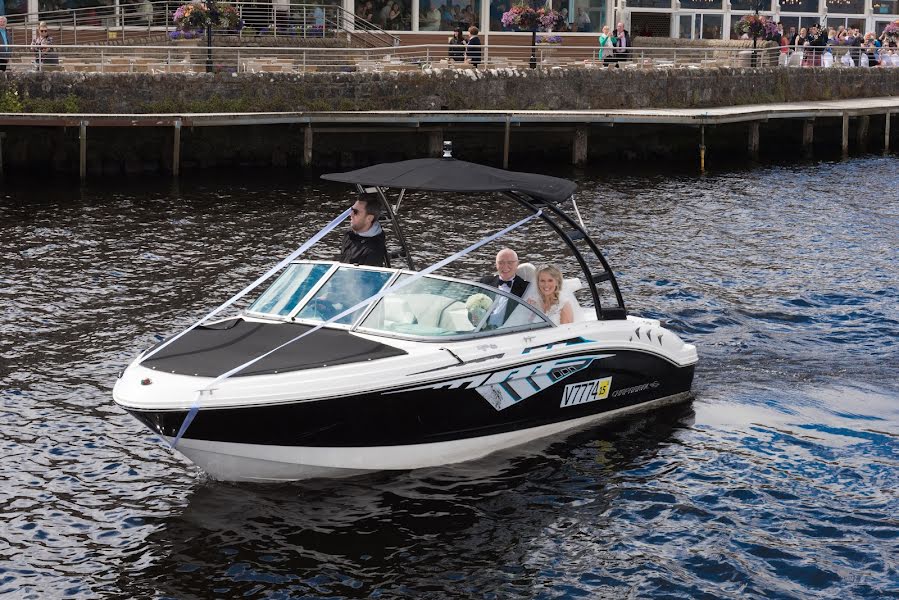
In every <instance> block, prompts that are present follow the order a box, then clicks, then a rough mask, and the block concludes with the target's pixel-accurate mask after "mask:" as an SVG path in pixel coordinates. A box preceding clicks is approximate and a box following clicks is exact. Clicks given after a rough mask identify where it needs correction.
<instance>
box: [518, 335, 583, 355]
mask: <svg viewBox="0 0 899 600" xmlns="http://www.w3.org/2000/svg"><path fill="white" fill-rule="evenodd" d="M525 339H527V338H525ZM592 343H593V340H588V339H585V338H583V337H580V336H579V337H576V338H571V339H568V340H562V341H561V342H550V343H549V344H543V345H541V346H531V347H529V348H525V349H524V350H522V351H521V353H522V354H528V353H530V352H536V351H537V350H552V349H554V348H564V347H566V346H577V345H579V344H592Z"/></svg>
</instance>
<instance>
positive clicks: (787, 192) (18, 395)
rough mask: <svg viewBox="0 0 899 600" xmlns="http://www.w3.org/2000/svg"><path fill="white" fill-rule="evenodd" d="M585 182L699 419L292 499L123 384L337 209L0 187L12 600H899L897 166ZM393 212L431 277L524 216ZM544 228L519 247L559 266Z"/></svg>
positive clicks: (322, 204)
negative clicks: (139, 411)
mask: <svg viewBox="0 0 899 600" xmlns="http://www.w3.org/2000/svg"><path fill="white" fill-rule="evenodd" d="M598 171H599V172H598V173H596V174H585V173H581V172H564V171H558V172H557V174H560V175H564V176H571V177H574V178H576V179H578V180H579V184H580V190H581V191H580V194H579V198H580V203H581V206H582V209H583V210H584V213H585V217H586V219H587V220H588V222H589V225H590V228H591V230H592V231H593V232H595V233H596V238H597V240H598V241H599V242H600V244H601V246H603V247H604V248H605V249H607V251H608V257H609V259H610V261H611V263H612V265H613V267H614V268H615V270H616V272H617V273H619V275H620V283H621V285H622V289H623V291H624V293H625V297H626V300H627V301H628V303H629V307H630V309H631V311H632V312H634V313H637V314H643V315H647V316H653V317H658V318H662V319H665V320H666V321H667V322H668V323H669V324H670V326H671V327H672V328H674V329H675V330H677V331H678V332H680V333H681V335H682V336H683V337H684V338H686V339H688V340H690V341H692V342H694V343H695V344H697V346H698V348H699V352H700V357H701V358H700V360H701V362H700V365H699V367H698V369H697V374H696V382H695V392H696V399H695V400H694V401H693V402H692V404H690V405H687V406H683V407H679V408H674V409H668V410H665V411H660V412H656V413H653V414H651V415H648V416H644V417H641V418H638V419H630V420H627V421H622V422H618V423H616V424H614V425H612V426H607V427H603V428H594V429H590V430H587V431H583V432H579V433H576V434H574V435H572V436H569V437H567V438H565V437H562V438H555V439H552V440H549V441H547V442H545V443H540V444H535V445H532V446H528V447H525V448H521V449H516V450H514V451H507V452H504V453H501V454H498V455H494V456H491V457H489V458H488V459H485V460H482V461H478V462H475V463H471V464H465V465H456V466H452V467H445V468H437V469H427V470H422V471H413V472H398V473H380V474H374V475H370V476H364V477H360V478H355V479H351V480H346V481H339V482H306V483H302V484H292V485H280V486H273V485H268V486H265V485H232V484H223V483H218V482H215V481H211V480H209V479H208V478H207V477H205V476H204V475H203V474H202V473H199V472H198V471H197V470H196V469H195V468H194V467H193V466H191V465H190V463H188V462H187V461H185V460H184V459H182V458H181V457H180V455H177V454H174V453H172V452H171V451H170V450H169V449H168V448H167V447H166V446H165V445H164V444H162V443H161V442H160V440H159V439H158V438H156V437H154V436H153V435H151V434H150V433H149V432H148V431H147V430H145V429H143V428H142V427H141V426H140V425H139V424H138V423H137V422H136V421H135V420H133V419H132V418H130V417H128V416H127V415H126V414H125V413H124V412H123V411H122V410H120V409H118V408H117V407H116V406H115V405H114V404H113V403H112V400H111V389H112V385H113V382H114V381H115V378H116V374H117V373H118V372H119V371H120V370H121V369H122V368H123V367H124V366H125V365H126V364H127V363H128V362H129V361H130V360H131V359H132V358H133V356H134V354H135V352H136V351H137V350H139V349H142V348H145V347H147V346H148V345H149V344H150V343H152V341H153V340H154V339H156V337H157V336H158V335H167V334H170V333H172V332H174V331H176V330H177V329H178V328H179V327H184V326H186V325H188V324H189V323H190V322H191V321H192V319H195V318H197V317H199V316H200V315H202V314H203V312H204V309H207V310H208V309H209V308H210V307H211V306H213V305H214V304H215V303H216V302H217V301H221V300H223V299H225V298H227V297H228V296H230V295H231V294H232V293H234V292H235V291H237V290H238V289H240V288H241V287H242V286H243V285H244V284H246V283H247V282H249V281H250V280H252V279H253V277H254V276H255V275H256V274H258V273H259V272H261V271H262V270H263V269H264V268H266V267H268V266H270V265H271V264H273V263H274V262H275V258H276V257H280V256H283V255H285V254H287V253H288V252H289V251H290V250H291V249H293V248H294V247H296V246H298V245H299V244H300V243H301V242H302V241H303V240H304V239H306V238H307V237H308V236H309V235H311V234H312V233H313V232H314V231H316V230H317V229H318V227H320V226H321V225H323V224H324V223H326V222H327V221H328V220H329V219H330V218H331V217H332V216H333V215H334V214H336V213H337V212H338V208H341V207H343V206H344V202H345V197H343V195H342V194H343V190H342V189H341V188H339V187H331V186H329V185H325V184H322V183H319V182H304V181H302V180H300V179H292V178H289V177H285V176H283V175H282V176H265V177H259V178H258V179H253V180H249V179H247V176H246V175H245V174H241V175H240V176H237V175H236V174H234V173H226V174H221V175H210V176H204V177H203V178H202V179H194V180H190V179H188V180H184V181H182V182H181V183H180V184H173V183H171V182H168V181H165V180H161V181H160V180H153V181H150V180H146V181H117V182H112V181H111V182H104V183H96V182H94V183H91V184H90V185H89V186H88V187H85V188H82V189H80V190H79V189H78V188H77V187H74V186H73V185H72V184H71V182H69V183H66V184H62V183H58V182H52V181H51V182H40V181H37V182H36V181H27V182H26V181H19V182H5V183H4V184H3V186H4V187H3V188H0V190H2V192H0V198H2V202H0V258H2V263H0V282H2V286H0V307H2V314H3V315H4V318H3V319H2V321H0V344H2V346H0V356H2V360H0V382H2V383H0V394H2V406H3V414H2V418H0V433H2V444H3V451H2V453H0V480H2V483H0V507H2V508H0V511H2V519H0V594H3V593H7V592H11V596H12V597H34V598H47V597H66V598H76V597H83V598H97V597H106V598H116V597H121V598H130V597H136V598H162V597H171V598H212V597H220V598H232V597H241V596H242V597H249V598H292V597H304V598H306V597H353V598H355V597H373V598H449V597H460V598H468V597H477V598H556V597H564V598H576V597H590V598H602V597H607V598H624V597H634V598H644V597H657V598H772V597H778V598H808V597H824V598H885V597H899V571H897V556H899V519H897V513H899V498H897V484H899V402H897V400H899V383H897V372H899V370H897V365H899V360H897V359H899V351H897V340H899V309H897V301H899V251H897V247H899V199H897V193H896V190H899V161H897V159H895V158H870V157H869V158H860V159H855V160H852V161H848V162H842V163H820V164H812V165H803V166H798V167H774V166H771V167H759V168H757V169H755V170H749V171H741V172H726V173H721V174H716V175H712V176H707V177H704V178H701V179H700V178H696V177H693V176H686V175H671V174H668V175H664V176H663V175H647V174H602V173H601V170H600V169H598ZM236 180H239V181H241V183H234V182H235V181H236ZM405 202H407V203H408V204H407V205H408V206H410V207H411V206H413V205H414V206H415V207H416V209H415V211H414V212H409V213H407V218H408V221H407V223H409V228H410V236H411V237H412V238H413V243H414V246H415V248H417V249H420V255H423V256H425V257H430V258H433V257H436V256H437V255H438V254H439V255H443V254H446V253H448V250H449V248H447V247H446V246H445V245H444V244H445V242H446V241H447V240H452V242H453V244H454V246H453V247H454V248H458V247H462V245H463V244H465V243H466V242H471V241H474V240H475V239H477V238H478V237H479V236H480V235H482V234H483V233H484V232H485V231H486V230H487V229H491V230H492V229H494V228H498V227H499V223H500V221H502V222H506V221H509V222H511V219H512V217H513V216H514V215H512V214H508V215H506V214H503V213H501V212H499V211H498V209H497V207H496V206H495V205H492V204H488V203H485V202H474V203H473V204H472V205H471V206H469V207H466V208H464V209H462V210H461V212H459V211H457V212H456V213H454V214H455V215H456V218H455V219H451V218H449V216H448V214H449V213H450V212H452V211H451V210H450V209H449V208H448V205H447V203H446V202H438V201H437V200H436V199H434V198H432V197H412V198H410V199H409V200H407V201H405ZM460 215H461V216H463V217H464V218H463V219H459V216H460ZM504 219H505V220H504ZM460 220H461V223H460V222H459V221H460ZM537 233H539V232H538V231H537V230H536V229H534V230H529V231H526V232H518V233H516V234H515V235H514V236H513V238H512V239H511V240H510V243H512V244H514V245H516V247H518V248H519V249H521V248H526V249H527V252H526V254H527V257H528V258H529V259H531V260H535V261H540V260H546V259H553V258H556V257H555V256H554V250H555V246H553V245H551V244H545V243H542V242H539V241H536V238H537V237H538V236H537ZM334 248H336V240H330V243H329V244H325V246H323V247H322V248H319V249H317V250H316V252H317V253H318V255H320V256H331V255H332V254H333V252H334ZM492 251H495V248H492V249H488V250H485V252H484V253H482V254H480V255H478V256H472V257H470V258H469V259H467V260H466V261H464V262H463V263H461V264H460V265H458V271H459V272H462V273H467V274H471V275H474V274H480V273H481V272H482V271H483V270H484V269H485V268H489V267H488V265H489V264H490V262H491V261H490V253H491V252H492Z"/></svg>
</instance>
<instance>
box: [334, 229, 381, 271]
mask: <svg viewBox="0 0 899 600" xmlns="http://www.w3.org/2000/svg"><path fill="white" fill-rule="evenodd" d="M340 262H344V263H349V264H352V265H368V266H370V267H386V266H387V238H386V236H385V235H384V232H383V231H381V232H380V233H378V234H377V235H373V236H371V237H363V236H361V235H359V234H358V233H356V232H355V231H353V230H352V229H351V230H350V231H347V232H346V234H345V235H344V236H343V244H342V246H341V251H340Z"/></svg>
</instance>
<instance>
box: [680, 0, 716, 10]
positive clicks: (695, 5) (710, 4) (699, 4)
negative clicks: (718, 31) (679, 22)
mask: <svg viewBox="0 0 899 600" xmlns="http://www.w3.org/2000/svg"><path fill="white" fill-rule="evenodd" d="M680 6H681V8H682V9H688V8H690V9H698V10H721V6H722V0H681V3H680Z"/></svg>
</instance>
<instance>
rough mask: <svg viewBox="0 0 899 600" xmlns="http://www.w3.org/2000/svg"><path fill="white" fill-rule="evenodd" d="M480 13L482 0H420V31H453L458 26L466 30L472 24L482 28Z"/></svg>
mask: <svg viewBox="0 0 899 600" xmlns="http://www.w3.org/2000/svg"><path fill="white" fill-rule="evenodd" d="M503 12H505V9H503ZM480 15H481V0H471V1H468V2H461V3H458V4H454V3H453V1H452V0H418V29H419V31H453V30H454V29H455V28H456V27H461V28H462V29H463V30H466V29H468V28H469V27H471V26H472V25H474V26H475V27H477V28H478V29H480V28H481V18H480ZM500 17H502V13H500Z"/></svg>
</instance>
